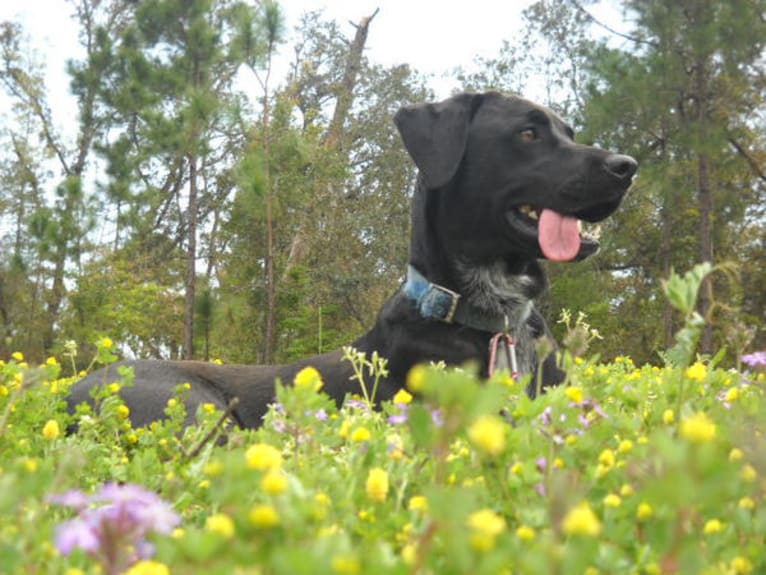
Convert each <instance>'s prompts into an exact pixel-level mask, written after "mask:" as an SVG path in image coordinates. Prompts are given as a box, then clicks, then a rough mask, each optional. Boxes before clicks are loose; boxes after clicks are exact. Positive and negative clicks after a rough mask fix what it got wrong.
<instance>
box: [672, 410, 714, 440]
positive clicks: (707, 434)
mask: <svg viewBox="0 0 766 575" xmlns="http://www.w3.org/2000/svg"><path fill="white" fill-rule="evenodd" d="M680 431H681V436H682V437H684V438H686V439H688V440H689V441H691V442H692V443H708V442H710V441H712V440H713V438H714V437H715V434H716V426H715V423H713V422H712V421H710V419H708V416H707V415H705V414H704V413H703V412H699V413H696V414H694V415H693V416H691V417H687V418H686V419H684V420H683V421H682V422H681V428H680Z"/></svg>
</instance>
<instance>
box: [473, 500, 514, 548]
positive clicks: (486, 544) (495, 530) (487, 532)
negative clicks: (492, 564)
mask: <svg viewBox="0 0 766 575" xmlns="http://www.w3.org/2000/svg"><path fill="white" fill-rule="evenodd" d="M466 524H467V525H468V527H469V528H470V529H471V539H470V541H471V547H473V548H474V549H476V550H477V551H489V550H491V549H492V548H493V547H494V546H495V538H496V537H497V536H498V535H500V533H502V532H503V531H505V528H506V524H505V519H503V518H502V517H501V516H500V515H498V514H497V513H495V512H494V511H492V510H491V509H482V510H480V511H476V512H474V513H471V514H470V515H469V516H468V520H467V521H466Z"/></svg>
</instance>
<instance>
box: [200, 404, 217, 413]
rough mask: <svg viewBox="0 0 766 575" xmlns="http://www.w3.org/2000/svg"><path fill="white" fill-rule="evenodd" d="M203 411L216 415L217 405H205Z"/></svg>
mask: <svg viewBox="0 0 766 575" xmlns="http://www.w3.org/2000/svg"><path fill="white" fill-rule="evenodd" d="M202 409H204V410H205V413H211V414H212V413H215V404H214V403H203V404H202Z"/></svg>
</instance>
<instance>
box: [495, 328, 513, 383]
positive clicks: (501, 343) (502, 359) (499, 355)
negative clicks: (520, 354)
mask: <svg viewBox="0 0 766 575" xmlns="http://www.w3.org/2000/svg"><path fill="white" fill-rule="evenodd" d="M518 365H519V364H518V361H517V360H516V344H514V343H513V337H511V334H510V333H502V332H501V333H496V334H495V335H494V336H492V339H491V340H489V376H490V377H492V376H493V375H494V374H495V373H496V372H497V371H499V370H501V369H508V370H509V371H510V372H511V377H512V378H514V379H516V378H517V377H518V375H519V367H518Z"/></svg>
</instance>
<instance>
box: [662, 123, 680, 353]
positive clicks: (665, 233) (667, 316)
mask: <svg viewBox="0 0 766 575" xmlns="http://www.w3.org/2000/svg"><path fill="white" fill-rule="evenodd" d="M660 137H661V142H660V158H661V161H663V162H665V161H667V155H666V152H667V150H666V142H667V138H668V118H667V116H663V118H662V127H661V133H660ZM667 190H668V191H667V192H666V194H665V197H664V199H663V205H662V210H661V218H662V248H661V249H662V277H664V278H668V277H670V270H671V269H672V267H673V214H675V213H676V212H677V202H676V193H677V192H676V191H675V186H670V187H668V188H667ZM662 328H663V330H662V332H663V344H664V347H663V349H670V346H671V345H673V333H674V329H673V306H672V305H671V304H670V301H668V299H667V298H665V306H664V308H663V310H662Z"/></svg>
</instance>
